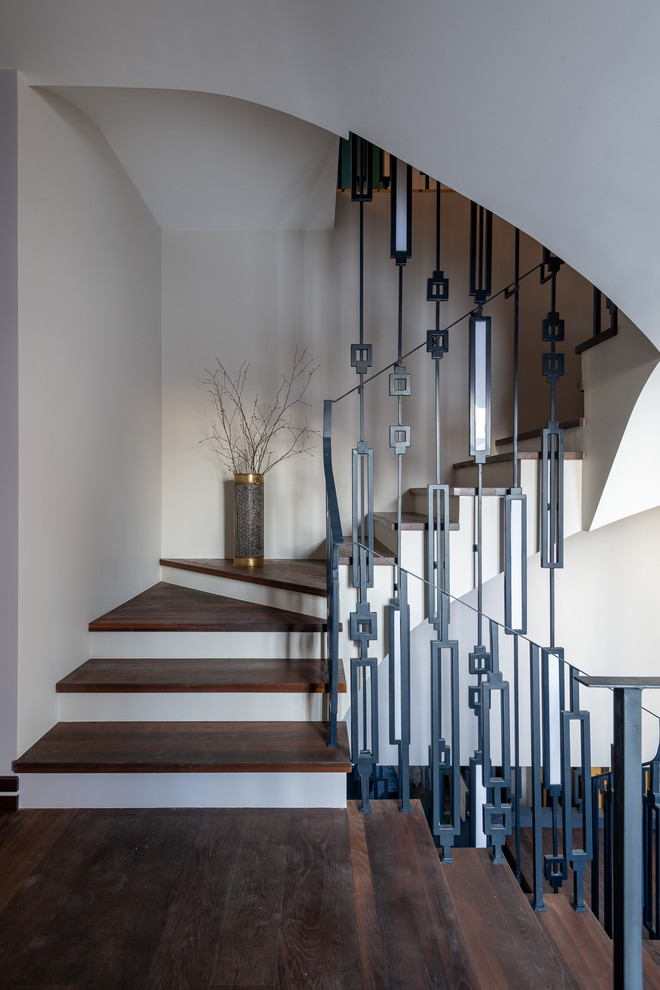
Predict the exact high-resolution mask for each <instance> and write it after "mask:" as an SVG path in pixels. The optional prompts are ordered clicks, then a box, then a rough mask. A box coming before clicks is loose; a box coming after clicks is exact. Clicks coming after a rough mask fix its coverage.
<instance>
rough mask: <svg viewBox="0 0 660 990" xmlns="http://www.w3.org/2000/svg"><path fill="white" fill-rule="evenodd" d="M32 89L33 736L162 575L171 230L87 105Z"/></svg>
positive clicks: (28, 613) (27, 377) (25, 181)
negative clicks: (113, 623)
mask: <svg viewBox="0 0 660 990" xmlns="http://www.w3.org/2000/svg"><path fill="white" fill-rule="evenodd" d="M18 97H19V99H18V107H19V145H18V160H19V187H18V189H19V281H18V285H19V331H20V345H19V414H20V427H19V429H20V432H19V443H20V454H19V457H20V461H19V463H20V468H19V470H20V476H19V484H20V525H19V553H20V569H19V728H18V747H19V750H21V751H22V749H23V748H24V747H25V746H26V745H28V744H30V743H32V742H33V741H34V740H35V738H37V737H38V736H39V735H40V734H41V733H43V732H44V731H45V730H46V729H48V728H49V727H50V726H51V725H52V724H53V723H54V722H55V721H56V720H57V709H56V696H55V692H54V684H55V682H56V680H57V679H58V678H59V677H61V676H62V675H63V674H65V673H66V672H67V671H70V670H71V669H73V668H74V667H75V666H76V665H78V664H80V663H81V662H83V661H84V660H85V659H86V658H87V656H88V652H87V650H88V634H87V632H86V630H87V624H88V622H89V621H90V619H92V618H94V617H95V616H97V615H99V614H101V613H102V612H104V611H106V610H107V609H109V608H111V607H113V606H114V605H117V604H118V603H119V602H121V601H123V600H125V599H127V598H129V597H130V596H132V595H134V594H136V593H137V592H138V591H140V590H142V589H143V588H144V587H146V586H148V585H149V584H150V583H153V582H154V581H155V580H157V575H158V569H157V568H158V554H159V530H160V231H159V228H158V226H157V224H156V223H155V221H154V220H153V218H152V217H151V215H150V214H149V212H148V210H147V209H146V207H145V205H144V203H143V202H142V200H141V199H140V198H139V196H138V195H137V193H136V191H135V189H134V187H133V186H132V184H131V183H130V181H129V180H128V178H127V176H126V174H125V172H124V171H123V169H122V168H121V166H120V165H119V163H118V162H117V160H116V158H115V157H114V155H113V154H112V152H111V151H110V149H109V147H108V145H107V143H106V141H105V139H104V138H102V137H101V135H100V133H99V132H98V131H97V130H96V128H95V127H94V126H93V125H92V124H91V123H90V122H89V121H88V120H87V118H86V117H84V116H83V115H82V114H80V112H79V111H77V110H75V109H74V108H72V107H71V106H70V105H69V104H68V103H66V102H65V101H63V100H62V99H60V98H59V97H56V96H53V95H50V94H43V93H39V92H35V91H34V90H31V89H30V88H28V86H26V85H25V83H24V82H23V81H22V80H19V93H18Z"/></svg>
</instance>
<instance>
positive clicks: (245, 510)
mask: <svg viewBox="0 0 660 990" xmlns="http://www.w3.org/2000/svg"><path fill="white" fill-rule="evenodd" d="M263 563H264V476H263V474H235V475H234V564H235V566H237V567H263Z"/></svg>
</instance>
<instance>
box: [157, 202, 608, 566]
mask: <svg viewBox="0 0 660 990" xmlns="http://www.w3.org/2000/svg"><path fill="white" fill-rule="evenodd" d="M413 201H414V206H413V209H414V222H413V257H412V259H411V260H410V261H409V262H408V264H407V265H406V268H405V270H404V352H405V351H407V350H410V349H411V348H412V347H415V346H416V345H417V344H419V343H420V342H423V341H425V339H426V331H427V330H428V329H430V328H432V327H433V326H434V325H435V306H434V305H433V304H430V303H428V302H427V301H426V280H427V278H428V277H429V276H430V275H431V273H432V271H433V269H434V267H435V193H434V192H418V193H414V195H413ZM389 222H390V221H389V195H388V194H386V193H382V194H379V193H376V195H375V197H374V201H373V203H370V204H367V205H366V207H365V341H367V342H372V343H373V361H374V363H373V371H377V370H379V369H381V368H383V367H385V366H386V365H387V364H389V363H391V362H393V361H394V360H395V359H396V335H397V305H398V302H397V298H398V297H397V292H398V273H397V270H396V266H395V265H394V263H393V262H392V261H391V260H390V257H389V243H390V241H389V236H390V235H389ZM494 228H495V229H494V239H495V245H496V248H495V258H496V262H495V270H494V274H493V288H494V289H498V288H501V287H503V286H505V285H506V284H508V283H509V282H510V281H511V280H512V278H513V230H512V228H511V227H510V226H509V225H508V224H505V223H504V222H503V221H501V220H498V219H497V218H496V219H495V224H494ZM442 230H443V233H442V256H441V263H442V266H443V268H444V270H445V273H446V274H447V275H448V276H449V278H450V299H449V302H447V303H446V304H444V305H443V307H442V312H441V320H442V323H441V325H442V326H445V325H448V324H449V323H451V322H453V321H454V320H456V319H457V318H458V317H460V316H462V315H464V314H465V313H467V312H468V311H469V310H470V309H471V307H472V305H473V304H472V301H471V299H470V296H469V294H468V238H469V203H468V202H467V200H465V199H464V198H463V197H461V196H459V195H458V194H456V193H453V192H451V191H448V192H446V194H444V193H443V208H442ZM358 237H359V207H358V206H357V205H355V204H352V203H351V202H350V197H349V196H348V194H345V193H341V194H339V195H338V197H337V211H336V227H335V229H334V231H262V232H252V231H217V232H210V231H202V232H195V231H164V232H163V486H162V487H163V554H164V555H165V556H211V557H215V556H225V555H226V556H231V554H232V547H231V484H230V483H229V481H228V479H229V475H228V474H226V473H224V474H223V472H222V471H221V470H220V467H219V464H218V462H217V458H216V457H215V455H214V454H213V453H212V451H211V450H209V449H207V448H205V447H203V446H200V445H199V442H198V441H199V440H200V439H201V438H202V437H204V436H206V435H208V433H209V423H210V419H209V417H210V415H211V406H210V402H209V401H208V398H207V394H206V392H205V389H204V387H203V385H202V379H203V377H204V369H205V368H210V367H211V365H212V362H213V360H214V357H215V356H216V355H217V356H218V357H219V358H220V359H221V360H222V361H223V363H224V364H225V365H226V366H227V367H228V368H229V369H231V370H232V371H233V372H235V371H236V370H237V369H238V366H239V365H240V363H241V362H242V361H243V360H249V361H250V362H251V367H250V380H251V381H252V382H253V383H254V385H255V387H257V388H258V389H259V392H260V394H261V395H262V396H265V395H267V394H270V393H272V391H273V386H274V385H276V383H277V379H278V375H279V373H281V372H282V371H284V370H286V367H287V363H288V361H289V359H290V356H291V355H292V354H293V348H294V346H295V345H296V344H297V345H298V346H304V345H305V344H307V345H308V347H309V353H310V355H311V356H312V357H313V359H314V360H315V361H316V362H317V363H319V365H320V367H319V371H318V372H317V374H316V376H315V378H314V379H313V388H312V390H311V392H310V400H311V402H312V406H311V408H310V410H309V417H310V422H311V423H312V425H313V426H314V427H315V428H320V426H321V412H322V402H323V400H324V399H326V398H337V397H339V396H340V395H342V394H343V393H344V392H345V391H347V390H349V389H352V388H354V387H355V386H356V385H357V382H358V379H357V376H356V375H355V373H354V371H353V369H352V368H351V367H350V345H351V344H352V343H354V342H357V340H358V337H359V324H358ZM521 253H522V262H521V268H522V271H523V272H525V271H527V270H528V269H529V268H532V267H534V265H536V264H537V263H538V262H539V261H540V257H541V250H540V246H539V245H538V244H536V243H535V242H533V241H531V240H530V239H529V238H525V237H523V238H522V250H521ZM558 306H559V308H560V310H561V313H562V316H564V317H565V318H566V333H567V341H566V344H565V346H564V348H563V350H564V351H565V353H566V371H567V373H566V376H565V378H564V379H563V380H562V383H561V384H560V386H559V388H558V415H559V416H560V418H570V417H574V416H577V415H580V414H581V413H582V394H581V392H579V391H578V389H577V383H578V379H579V378H580V363H579V359H576V358H575V355H574V353H573V351H574V345H575V344H576V343H578V342H579V341H581V340H583V339H585V338H586V337H587V336H589V334H590V332H591V288H590V286H589V285H588V283H586V282H585V280H584V279H582V278H581V277H580V276H579V275H577V273H575V272H574V271H572V270H571V269H569V268H568V266H566V267H565V268H564V269H562V272H561V274H560V276H559V281H558ZM549 307H550V303H549V286H547V285H546V286H540V284H539V276H538V273H534V274H533V275H531V276H530V278H529V279H528V280H526V281H525V282H524V283H523V284H522V290H521V360H522V361H523V362H524V366H525V368H526V374H524V375H523V377H522V378H521V412H520V416H521V419H520V425H521V429H522V430H524V429H531V428H534V427H537V426H540V425H542V424H543V423H544V422H545V420H547V418H548V415H549V388H548V386H547V385H546V383H545V381H544V380H543V379H542V378H541V376H540V366H541V353H542V351H543V349H544V346H545V345H543V344H542V342H541V319H542V318H543V317H544V316H545V315H546V312H547V310H548V309H549ZM488 312H490V313H492V314H493V383H494V384H493V388H494V395H495V401H494V413H493V421H494V425H493V439H495V438H496V437H498V436H505V435H507V434H510V433H511V432H512V422H511V394H510V386H511V378H512V344H511V341H512V320H513V302H512V301H511V300H505V299H504V298H503V297H502V298H501V299H500V300H498V301H497V302H496V303H495V304H494V305H493V306H489V307H488ZM467 342H468V327H467V321H466V320H463V321H462V322H461V323H460V324H459V325H458V326H457V327H455V328H454V329H453V330H451V331H450V350H449V354H448V355H446V356H445V358H444V359H443V361H442V362H441V365H440V371H441V388H442V400H441V405H442V412H441V414H442V418H443V440H442V466H443V476H444V477H447V478H448V477H449V472H450V470H451V465H452V463H453V462H454V461H456V460H462V459H464V458H465V457H467V456H468V436H467V429H468V423H467V380H468V373H467ZM406 366H407V367H408V370H409V371H410V372H411V374H412V388H413V395H412V398H411V399H410V400H406V401H404V421H405V422H409V423H410V424H411V426H412V447H411V448H410V450H409V452H408V453H407V455H406V457H405V461H404V472H405V473H404V488H408V487H410V486H415V485H423V484H426V483H427V482H428V481H429V480H430V479H431V477H432V475H433V474H434V470H435V465H434V456H435V454H434V451H435V446H434V439H433V423H434V413H433V402H434V399H433V389H434V369H433V362H432V361H431V360H430V358H429V357H428V355H427V352H426V347H425V345H424V346H423V347H422V348H421V349H420V350H419V351H417V352H416V354H414V355H412V356H411V357H410V359H409V360H407V361H406ZM357 415H358V405H357V395H356V394H354V395H353V396H351V397H349V398H348V399H346V400H344V401H342V402H341V403H339V404H337V405H335V411H334V422H333V426H334V437H335V443H334V449H335V471H336V473H337V482H338V490H339V495H340V499H341V502H342V510H343V515H344V519H343V522H344V527H345V529H346V531H348V529H347V527H350V516H349V513H350V449H351V447H352V446H353V445H354V444H355V441H356V440H357V436H358V432H357V431H358V420H357ZM395 421H396V400H395V399H391V398H390V397H389V394H388V378H387V375H382V376H381V377H380V378H379V379H378V380H376V381H374V382H373V384H371V385H369V386H368V387H367V415H366V422H367V425H366V432H367V437H368V439H369V441H370V443H371V444H372V445H373V446H374V449H375V450H376V458H375V479H376V492H377V505H376V508H377V509H380V510H385V509H388V508H392V507H393V505H394V503H395V500H396V470H397V468H396V458H395V457H394V455H393V454H392V452H391V451H390V450H389V447H388V439H389V434H388V427H389V425H390V424H391V423H394V422H395ZM266 502H267V516H266V554H267V555H268V556H272V557H291V556H297V555H307V554H310V553H313V552H315V551H316V550H317V549H318V547H319V545H320V543H321V541H322V540H323V538H324V535H325V530H324V490H323V478H322V464H321V458H320V449H319V450H317V455H316V456H315V457H313V458H296V459H293V460H290V461H288V462H286V463H284V464H281V465H279V466H278V467H276V468H275V469H274V470H273V472H272V473H270V474H269V475H268V476H267V478H266Z"/></svg>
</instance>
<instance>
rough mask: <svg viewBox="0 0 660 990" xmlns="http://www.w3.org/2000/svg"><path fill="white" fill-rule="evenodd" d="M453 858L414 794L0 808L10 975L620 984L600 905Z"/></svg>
mask: <svg viewBox="0 0 660 990" xmlns="http://www.w3.org/2000/svg"><path fill="white" fill-rule="evenodd" d="M454 855H455V862H454V863H451V864H446V863H445V864H441V863H440V862H439V861H438V856H437V852H436V850H435V848H434V846H433V844H432V841H431V837H430V834H429V832H428V828H427V826H426V821H425V819H424V815H423V812H422V810H421V807H420V805H419V803H418V802H413V805H412V811H411V813H410V814H406V815H403V814H400V812H399V810H398V804H397V802H396V801H374V802H373V812H372V814H371V815H363V814H361V813H360V811H359V806H358V804H357V803H356V802H349V804H348V808H347V810H344V809H337V810H330V809H321V810H319V809H317V810H272V809H270V810H258V809H232V810H222V809H218V810H213V809H175V810H168V809H162V810H106V811H98V810H95V811H90V810H78V811H18V812H15V813H14V814H5V815H0V987H2V988H3V990H19V988H20V990H28V988H30V990H64V988H68V990H137V988H139V990H165V988H167V990H223V988H228V987H244V988H252V990H298V988H303V987H304V988H318V990H367V988H368V990H514V988H515V990H537V988H548V990H551V988H552V990H555V988H556V990H559V988H563V990H600V988H601V987H602V988H603V990H604V988H605V987H607V986H608V985H609V982H608V980H611V968H610V963H609V958H610V954H609V950H608V946H607V945H606V943H605V942H604V941H603V937H602V935H601V933H600V932H599V931H598V930H596V929H595V928H594V927H593V925H594V924H597V923H596V922H595V919H593V918H592V919H591V922H593V924H592V923H591V922H590V921H589V919H588V918H587V919H586V922H587V923H586V927H585V926H584V925H583V924H581V922H582V921H584V920H585V916H578V917H577V918H576V915H575V914H574V913H572V912H570V910H567V909H566V908H567V902H566V900H565V899H564V898H562V897H560V896H559V897H557V898H552V900H553V902H554V903H553V905H552V911H550V910H549V911H548V912H547V913H546V915H536V914H535V913H534V912H533V911H532V910H531V907H530V905H529V903H528V901H527V899H526V897H525V894H524V893H523V892H522V890H521V889H520V887H518V885H517V884H516V882H515V879H514V877H513V874H512V873H511V871H510V869H509V867H508V866H507V865H506V864H505V865H501V866H494V865H493V864H492V863H491V862H490V860H489V858H488V854H487V851H486V850H483V849H457V850H455V854H454ZM555 909H556V910H555ZM577 922H580V924H578V923H577ZM605 938H606V936H605ZM651 964H652V961H651V959H650V957H648V956H647V959H645V986H646V985H647V984H648V986H655V985H656V984H655V982H653V979H652V977H651V974H650V969H649V967H650V965H651Z"/></svg>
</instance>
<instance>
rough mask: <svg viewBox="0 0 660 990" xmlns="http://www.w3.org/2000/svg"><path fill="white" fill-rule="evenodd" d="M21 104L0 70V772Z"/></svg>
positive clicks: (8, 673)
mask: <svg viewBox="0 0 660 990" xmlns="http://www.w3.org/2000/svg"><path fill="white" fill-rule="evenodd" d="M17 166H18V103H17V79H16V73H15V72H10V71H6V70H5V71H0V464H2V470H1V471H0V629H2V636H1V637H0V683H1V684H2V690H1V691H0V774H6V773H9V771H10V770H11V761H12V760H13V759H14V757H15V755H16V719H17V712H16V698H17V689H18V673H17V656H18V248H17V239H16V235H17V231H18V174H17Z"/></svg>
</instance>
